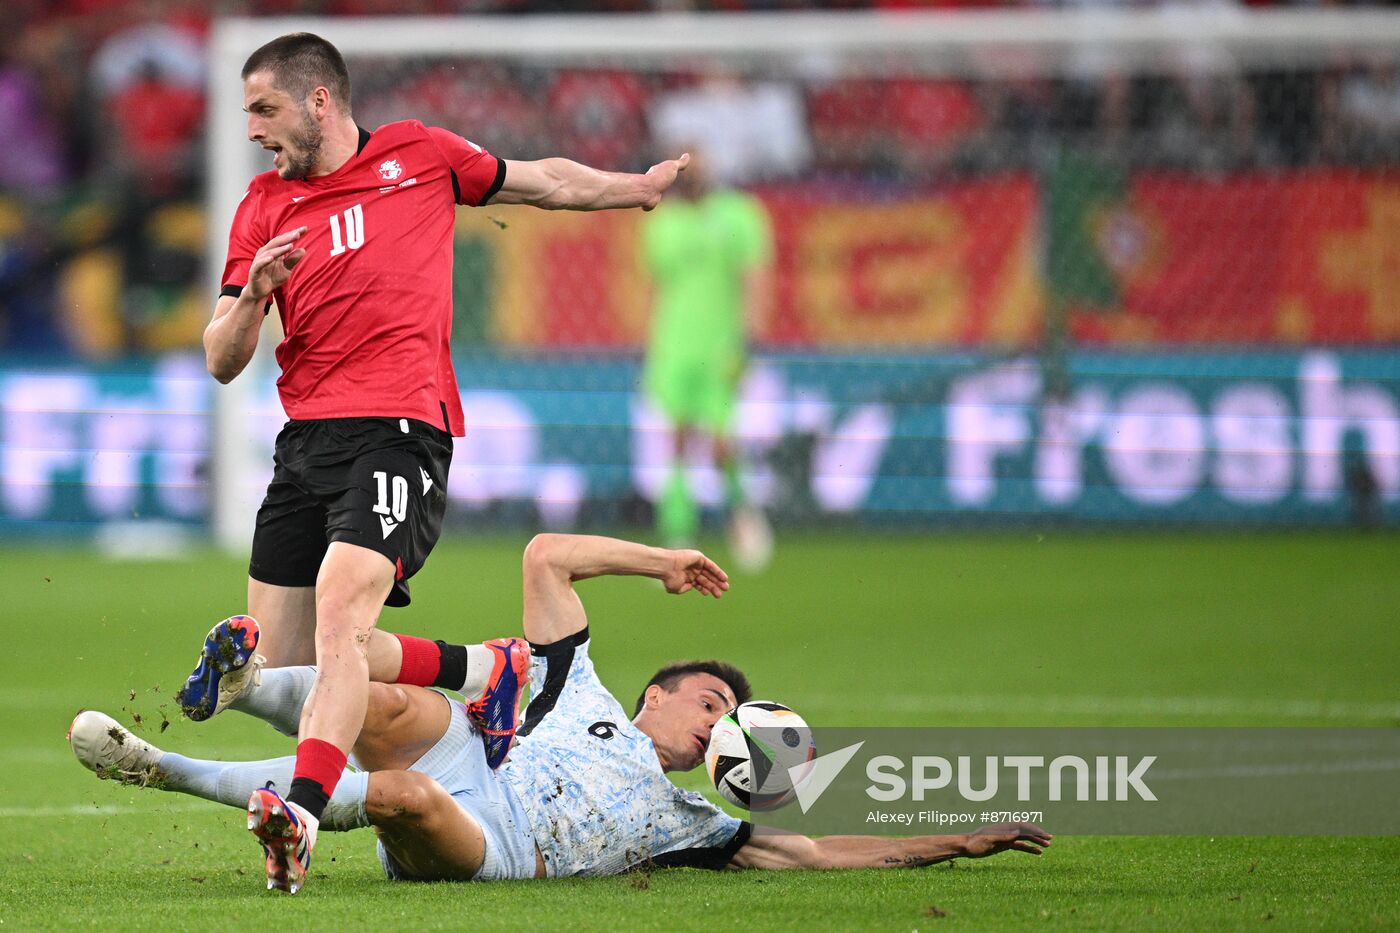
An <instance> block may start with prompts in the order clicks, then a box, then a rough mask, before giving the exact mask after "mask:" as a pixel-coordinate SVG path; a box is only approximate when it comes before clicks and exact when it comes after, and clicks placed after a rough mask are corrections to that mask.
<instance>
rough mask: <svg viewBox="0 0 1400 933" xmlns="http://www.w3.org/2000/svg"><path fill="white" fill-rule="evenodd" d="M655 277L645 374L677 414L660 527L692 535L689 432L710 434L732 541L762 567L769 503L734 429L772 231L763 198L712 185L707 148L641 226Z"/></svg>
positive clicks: (768, 283) (650, 393) (664, 534)
mask: <svg viewBox="0 0 1400 933" xmlns="http://www.w3.org/2000/svg"><path fill="white" fill-rule="evenodd" d="M642 248H643V262H644V266H645V268H646V269H647V271H648V272H649V274H650V276H651V281H652V285H653V316H652V328H651V340H650V344H649V346H648V349H647V360H646V370H645V374H644V376H643V381H644V383H643V384H644V389H645V392H646V394H647V397H648V398H649V399H650V400H651V402H652V403H653V404H654V405H655V406H656V407H657V409H658V410H659V411H660V412H661V413H662V414H663V415H664V416H665V417H666V419H667V420H668V421H669V422H670V423H671V427H672V430H673V437H672V440H673V444H672V448H671V456H672V461H671V468H670V471H669V474H668V476H667V479H666V482H665V485H664V486H663V488H662V491H661V495H660V497H659V498H658V499H657V504H656V520H657V531H658V533H659V535H660V537H661V539H662V541H664V542H665V543H667V544H668V545H670V546H673V547H674V546H682V545H687V546H688V545H692V544H694V543H695V540H696V537H697V535H698V532H699V528H700V507H699V504H698V503H697V502H696V499H695V495H694V492H693V491H692V490H691V488H690V483H689V480H688V479H687V477H686V469H685V453H686V450H687V448H688V447H689V446H690V444H691V442H692V440H693V439H694V438H696V437H697V436H699V437H708V438H709V439H710V440H711V442H712V443H713V445H714V457H715V466H716V467H717V468H718V469H719V470H720V471H721V473H722V474H723V476H724V505H725V509H726V511H727V513H728V515H729V535H730V546H731V548H732V549H733V551H734V555H735V557H736V559H737V560H738V562H739V563H740V564H741V565H744V566H747V567H748V568H749V569H759V568H761V567H762V566H763V565H764V564H766V563H767V561H768V558H769V556H770V555H771V552H772V533H771V532H770V530H769V528H768V524H767V521H766V520H765V519H764V517H763V513H762V512H761V511H759V510H758V508H757V507H756V506H754V505H753V504H752V503H749V502H747V501H746V500H745V497H744V492H743V489H742V487H741V485H740V481H739V463H738V457H737V450H736V445H735V444H734V441H733V438H732V436H731V432H732V431H733V427H734V413H735V408H736V402H737V398H738V393H739V383H740V380H741V379H742V377H743V374H744V367H745V364H746V362H747V348H746V345H747V342H748V341H747V338H748V335H749V334H751V333H756V332H758V331H759V330H760V329H761V328H762V326H763V324H764V322H765V321H766V318H767V315H768V310H769V304H770V302H771V301H772V291H773V289H772V285H773V276H772V267H773V237H772V232H771V230H770V226H769V221H768V214H767V212H766V211H765V209H764V207H763V204H762V203H761V202H760V201H759V200H758V199H757V198H755V197H752V196H751V195H747V194H743V193H741V192H738V191H733V190H718V189H715V188H712V186H711V185H710V184H709V180H708V178H707V176H706V172H705V160H704V157H703V154H701V155H700V156H698V157H696V156H694V154H693V153H692V162H691V164H690V166H689V167H688V168H687V170H686V171H684V172H682V173H681V174H680V175H679V176H678V178H677V180H676V183H675V186H674V187H672V189H671V191H670V192H669V193H668V197H667V199H666V203H665V204H663V205H661V206H660V207H658V208H657V209H656V210H655V211H653V212H652V213H650V214H648V215H647V217H646V219H645V221H644V226H643V228H642Z"/></svg>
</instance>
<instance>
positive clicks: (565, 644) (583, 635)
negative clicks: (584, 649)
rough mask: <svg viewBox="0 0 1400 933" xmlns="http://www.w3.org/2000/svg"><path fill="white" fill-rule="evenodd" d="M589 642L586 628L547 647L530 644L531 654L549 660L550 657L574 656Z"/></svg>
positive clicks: (534, 643)
mask: <svg viewBox="0 0 1400 933" xmlns="http://www.w3.org/2000/svg"><path fill="white" fill-rule="evenodd" d="M586 641H588V626H586V625H585V626H584V627H583V628H582V629H580V630H579V631H577V632H574V633H573V634H572V635H565V636H564V637H563V638H561V639H559V640H558V641H552V642H550V643H549V644H547V645H541V644H539V643H537V642H533V641H532V642H530V653H531V654H533V655H535V656H536V657H540V658H547V657H549V656H550V655H559V654H565V653H568V654H573V653H574V649H575V648H577V647H578V646H579V645H582V644H583V643H584V642H586Z"/></svg>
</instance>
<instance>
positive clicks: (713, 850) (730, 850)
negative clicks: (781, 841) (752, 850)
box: [651, 821, 753, 871]
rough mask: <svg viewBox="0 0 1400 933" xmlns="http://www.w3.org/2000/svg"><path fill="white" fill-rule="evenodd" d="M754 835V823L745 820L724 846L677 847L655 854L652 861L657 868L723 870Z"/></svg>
mask: <svg viewBox="0 0 1400 933" xmlns="http://www.w3.org/2000/svg"><path fill="white" fill-rule="evenodd" d="M752 835H753V824H752V823H749V822H747V821H745V822H743V823H740V824H739V828H738V829H737V830H735V832H734V838H733V839H730V840H729V842H727V843H726V844H724V845H722V846H712V847H710V848H700V849H677V850H676V851H674V852H666V853H664V854H662V855H657V856H654V857H653V858H652V860H651V862H652V864H653V865H655V866H656V867H657V868H704V869H707V870H709V871H722V870H724V869H725V868H728V867H729V863H730V862H732V861H733V860H734V855H735V853H736V852H738V851H739V850H740V849H742V848H743V847H744V844H745V843H747V842H748V841H749V837H750V836H752Z"/></svg>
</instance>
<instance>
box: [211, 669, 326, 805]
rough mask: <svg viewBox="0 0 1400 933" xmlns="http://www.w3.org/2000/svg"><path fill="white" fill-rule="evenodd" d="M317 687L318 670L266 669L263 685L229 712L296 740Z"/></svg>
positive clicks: (252, 689) (246, 694) (251, 690)
mask: <svg viewBox="0 0 1400 933" xmlns="http://www.w3.org/2000/svg"><path fill="white" fill-rule="evenodd" d="M314 686H316V668H314V667H274V668H272V669H270V670H269V669H266V668H264V669H263V671H262V682H261V683H260V684H258V685H257V686H256V687H249V688H248V689H247V690H244V691H243V693H242V694H241V695H240V696H239V697H238V699H236V700H234V701H233V702H232V703H230V704H229V705H228V708H229V709H236V710H238V711H239V712H240V713H247V714H248V715H249V716H256V717H258V718H259V719H261V720H262V721H263V722H266V723H267V724H268V725H270V726H272V728H274V729H276V730H277V731H278V732H280V733H282V734H283V735H291V736H295V735H296V734H297V729H298V728H300V726H301V708H302V707H303V706H305V705H306V698H307V697H309V696H311V688H312V687H314ZM288 783H289V784H290V779H288ZM249 793H252V791H249Z"/></svg>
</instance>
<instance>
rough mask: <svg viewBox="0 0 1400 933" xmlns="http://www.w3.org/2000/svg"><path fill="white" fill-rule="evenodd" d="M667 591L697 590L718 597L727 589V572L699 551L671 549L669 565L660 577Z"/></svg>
mask: <svg viewBox="0 0 1400 933" xmlns="http://www.w3.org/2000/svg"><path fill="white" fill-rule="evenodd" d="M661 582H662V583H664V584H665V585H666V592H668V593H689V592H690V591H691V590H697V591H699V592H701V593H703V594H705V595H706V596H713V597H714V598H715V599H719V598H720V597H721V596H723V595H724V591H725V590H727V589H729V574H727V573H725V572H724V571H723V570H721V569H720V568H719V564H716V563H715V562H714V561H712V560H710V559H709V558H708V557H706V556H705V555H704V554H701V553H700V552H699V551H672V552H671V567H670V569H669V570H667V571H666V573H665V574H664V575H663V576H662V577H661Z"/></svg>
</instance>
